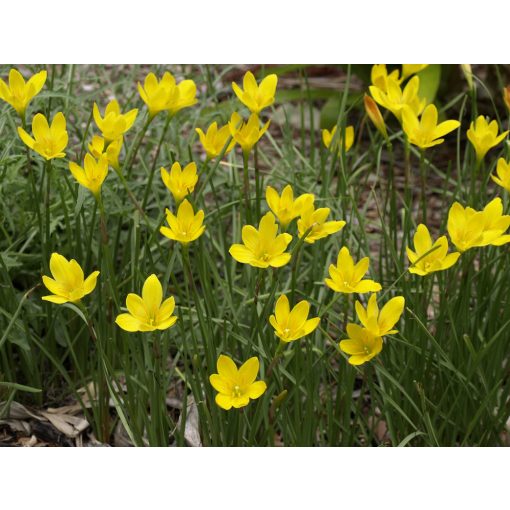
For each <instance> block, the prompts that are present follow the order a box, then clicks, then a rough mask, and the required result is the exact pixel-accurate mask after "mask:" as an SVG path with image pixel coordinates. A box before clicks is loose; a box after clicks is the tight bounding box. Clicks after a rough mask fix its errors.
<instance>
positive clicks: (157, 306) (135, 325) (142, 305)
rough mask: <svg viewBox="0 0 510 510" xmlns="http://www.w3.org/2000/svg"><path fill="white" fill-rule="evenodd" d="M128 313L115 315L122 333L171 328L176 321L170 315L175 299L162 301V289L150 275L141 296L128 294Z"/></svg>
mask: <svg viewBox="0 0 510 510" xmlns="http://www.w3.org/2000/svg"><path fill="white" fill-rule="evenodd" d="M126 308H127V309H128V312H129V313H121V314H120V315H117V318H116V319H115V323H116V324H117V325H118V326H119V327H120V328H122V329H123V330H124V331H129V332H131V333H134V332H135V331H155V330H156V329H159V330H161V331H162V330H164V329H168V328H171V327H172V326H173V325H174V324H175V322H176V321H177V316H175V315H172V314H173V313H174V309H175V299H174V298H173V297H169V298H167V299H165V300H164V301H163V287H162V286H161V283H160V282H159V280H158V277H157V276H156V275H155V274H151V275H150V276H149V277H148V278H147V280H145V283H144V284H143V288H142V295H141V296H139V295H138V294H133V293H130V294H128V295H127V298H126Z"/></svg>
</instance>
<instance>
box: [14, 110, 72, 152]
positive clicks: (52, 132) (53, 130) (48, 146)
mask: <svg viewBox="0 0 510 510" xmlns="http://www.w3.org/2000/svg"><path fill="white" fill-rule="evenodd" d="M18 134H19V136H20V138H21V139H22V140H23V142H24V143H25V144H26V145H28V147H30V148H31V149H32V150H34V151H35V152H37V153H39V154H40V155H41V156H42V157H43V158H45V159H47V160H50V159H53V158H65V155H66V154H65V152H64V150H65V148H66V147H67V142H68V140H69V138H68V136H67V131H66V119H65V117H64V114H63V113H62V112H58V113H57V114H56V115H55V117H53V121H52V122H51V127H50V126H49V125H48V121H47V120H46V117H45V116H44V115H43V114H42V113H37V114H36V115H35V116H34V118H33V120H32V134H33V135H34V138H32V137H31V136H30V135H29V134H28V133H27V132H26V131H25V130H24V129H23V128H22V127H19V128H18Z"/></svg>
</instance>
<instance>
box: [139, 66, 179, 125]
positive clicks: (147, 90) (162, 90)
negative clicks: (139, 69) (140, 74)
mask: <svg viewBox="0 0 510 510" xmlns="http://www.w3.org/2000/svg"><path fill="white" fill-rule="evenodd" d="M138 92H139V94H140V97H141V98H142V101H143V102H144V103H145V104H146V105H147V108H148V109H149V115H150V116H151V117H154V115H156V114H157V113H159V112H161V111H163V110H167V109H168V104H169V103H172V102H175V101H176V100H177V98H178V95H179V90H178V89H177V87H176V85H175V78H174V77H173V76H172V75H171V74H170V73H169V72H166V73H164V74H163V78H161V80H160V81H158V79H157V78H156V75H155V74H154V73H149V74H148V75H147V76H146V77H145V81H144V85H143V87H142V85H141V84H140V83H138Z"/></svg>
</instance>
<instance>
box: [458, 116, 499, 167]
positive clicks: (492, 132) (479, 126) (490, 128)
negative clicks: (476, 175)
mask: <svg viewBox="0 0 510 510" xmlns="http://www.w3.org/2000/svg"><path fill="white" fill-rule="evenodd" d="M498 130H499V126H498V121H497V120H493V121H491V122H488V120H487V119H486V118H485V117H484V116H483V115H480V116H479V117H478V118H477V119H476V121H475V122H471V125H470V127H469V129H468V131H467V137H468V140H469V141H470V142H471V144H472V145H473V147H474V148H475V152H476V159H477V160H478V161H481V160H482V159H483V158H484V157H485V155H486V154H487V152H488V151H489V150H490V149H492V148H493V147H495V146H496V145H498V144H499V143H501V142H502V141H503V139H504V138H505V137H506V135H508V131H503V132H502V133H501V134H500V135H499V136H498Z"/></svg>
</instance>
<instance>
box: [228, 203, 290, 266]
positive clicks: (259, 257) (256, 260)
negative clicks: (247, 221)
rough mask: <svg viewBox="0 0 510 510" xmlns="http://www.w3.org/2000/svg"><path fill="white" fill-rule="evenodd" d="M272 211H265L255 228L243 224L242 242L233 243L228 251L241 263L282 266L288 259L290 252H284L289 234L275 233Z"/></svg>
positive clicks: (276, 228)
mask: <svg viewBox="0 0 510 510" xmlns="http://www.w3.org/2000/svg"><path fill="white" fill-rule="evenodd" d="M277 233H278V225H277V224H276V221H275V217H274V215H273V213H271V212H268V213H266V214H265V215H264V216H263V217H262V219H261V220H260V223H259V229H258V230H257V229H256V228H255V227H253V226H252V225H245V226H244V227H243V230H242V239H243V243H244V244H233V245H232V246H231V247H230V250H229V253H230V255H232V257H233V258H234V259H235V260H237V262H241V264H250V265H251V266H253V267H261V268H267V267H269V266H271V267H282V266H284V265H285V264H287V263H288V262H289V260H290V253H284V252H285V250H286V249H287V246H288V245H289V243H290V242H291V241H292V236H291V235H290V234H279V235H278V234H277Z"/></svg>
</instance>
